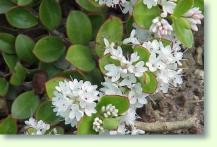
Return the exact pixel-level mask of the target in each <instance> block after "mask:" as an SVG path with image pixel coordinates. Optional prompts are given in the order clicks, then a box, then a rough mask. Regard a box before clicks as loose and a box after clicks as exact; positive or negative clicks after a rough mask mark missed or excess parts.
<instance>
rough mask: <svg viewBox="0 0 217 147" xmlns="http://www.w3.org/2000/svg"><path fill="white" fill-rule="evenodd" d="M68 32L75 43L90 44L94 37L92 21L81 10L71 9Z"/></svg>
mask: <svg viewBox="0 0 217 147" xmlns="http://www.w3.org/2000/svg"><path fill="white" fill-rule="evenodd" d="M66 32H67V36H68V38H69V40H70V41H71V42H72V43H73V44H88V43H89V41H90V40H91V37H92V25H91V21H90V19H89V18H88V16H87V15H86V14H84V13H83V12H81V11H71V12H70V13H69V16H68V18H67V21H66Z"/></svg>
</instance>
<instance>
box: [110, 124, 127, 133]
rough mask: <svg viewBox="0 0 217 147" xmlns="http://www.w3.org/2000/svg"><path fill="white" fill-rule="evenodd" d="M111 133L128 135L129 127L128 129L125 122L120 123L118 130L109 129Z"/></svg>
mask: <svg viewBox="0 0 217 147" xmlns="http://www.w3.org/2000/svg"><path fill="white" fill-rule="evenodd" d="M109 134H110V135H126V134H127V129H126V126H125V124H124V123H122V124H120V125H119V126H118V129H117V130H112V131H109Z"/></svg>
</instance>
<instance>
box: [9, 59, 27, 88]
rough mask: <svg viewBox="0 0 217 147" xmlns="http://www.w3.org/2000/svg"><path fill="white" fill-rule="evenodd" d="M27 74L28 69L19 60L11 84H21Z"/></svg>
mask: <svg viewBox="0 0 217 147" xmlns="http://www.w3.org/2000/svg"><path fill="white" fill-rule="evenodd" d="M26 74H27V71H26V69H25V68H24V67H23V66H22V65H21V64H20V63H19V62H17V64H16V66H15V67H14V72H13V74H12V75H11V77H10V83H11V85H14V86H19V85H21V84H22V83H23V81H24V80H25V78H26Z"/></svg>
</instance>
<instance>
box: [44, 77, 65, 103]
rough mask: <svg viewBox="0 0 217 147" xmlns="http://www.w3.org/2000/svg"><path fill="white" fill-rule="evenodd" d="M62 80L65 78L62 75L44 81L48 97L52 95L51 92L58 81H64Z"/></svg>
mask: <svg viewBox="0 0 217 147" xmlns="http://www.w3.org/2000/svg"><path fill="white" fill-rule="evenodd" d="M64 80H65V78H63V77H55V78H53V79H51V80H49V81H47V82H46V84H45V88H46V92H47V96H48V97H49V98H50V99H52V97H53V92H54V90H55V89H56V86H58V85H59V82H61V81H64Z"/></svg>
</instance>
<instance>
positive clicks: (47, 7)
mask: <svg viewBox="0 0 217 147" xmlns="http://www.w3.org/2000/svg"><path fill="white" fill-rule="evenodd" d="M61 15H62V12H61V8H60V5H59V3H58V2H57V1H56V0H43V1H42V2H41V5H40V8H39V17H40V20H41V22H42V24H43V25H44V26H45V27H46V28H48V29H49V30H53V29H54V28H56V27H57V26H58V25H59V24H60V22H61Z"/></svg>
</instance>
